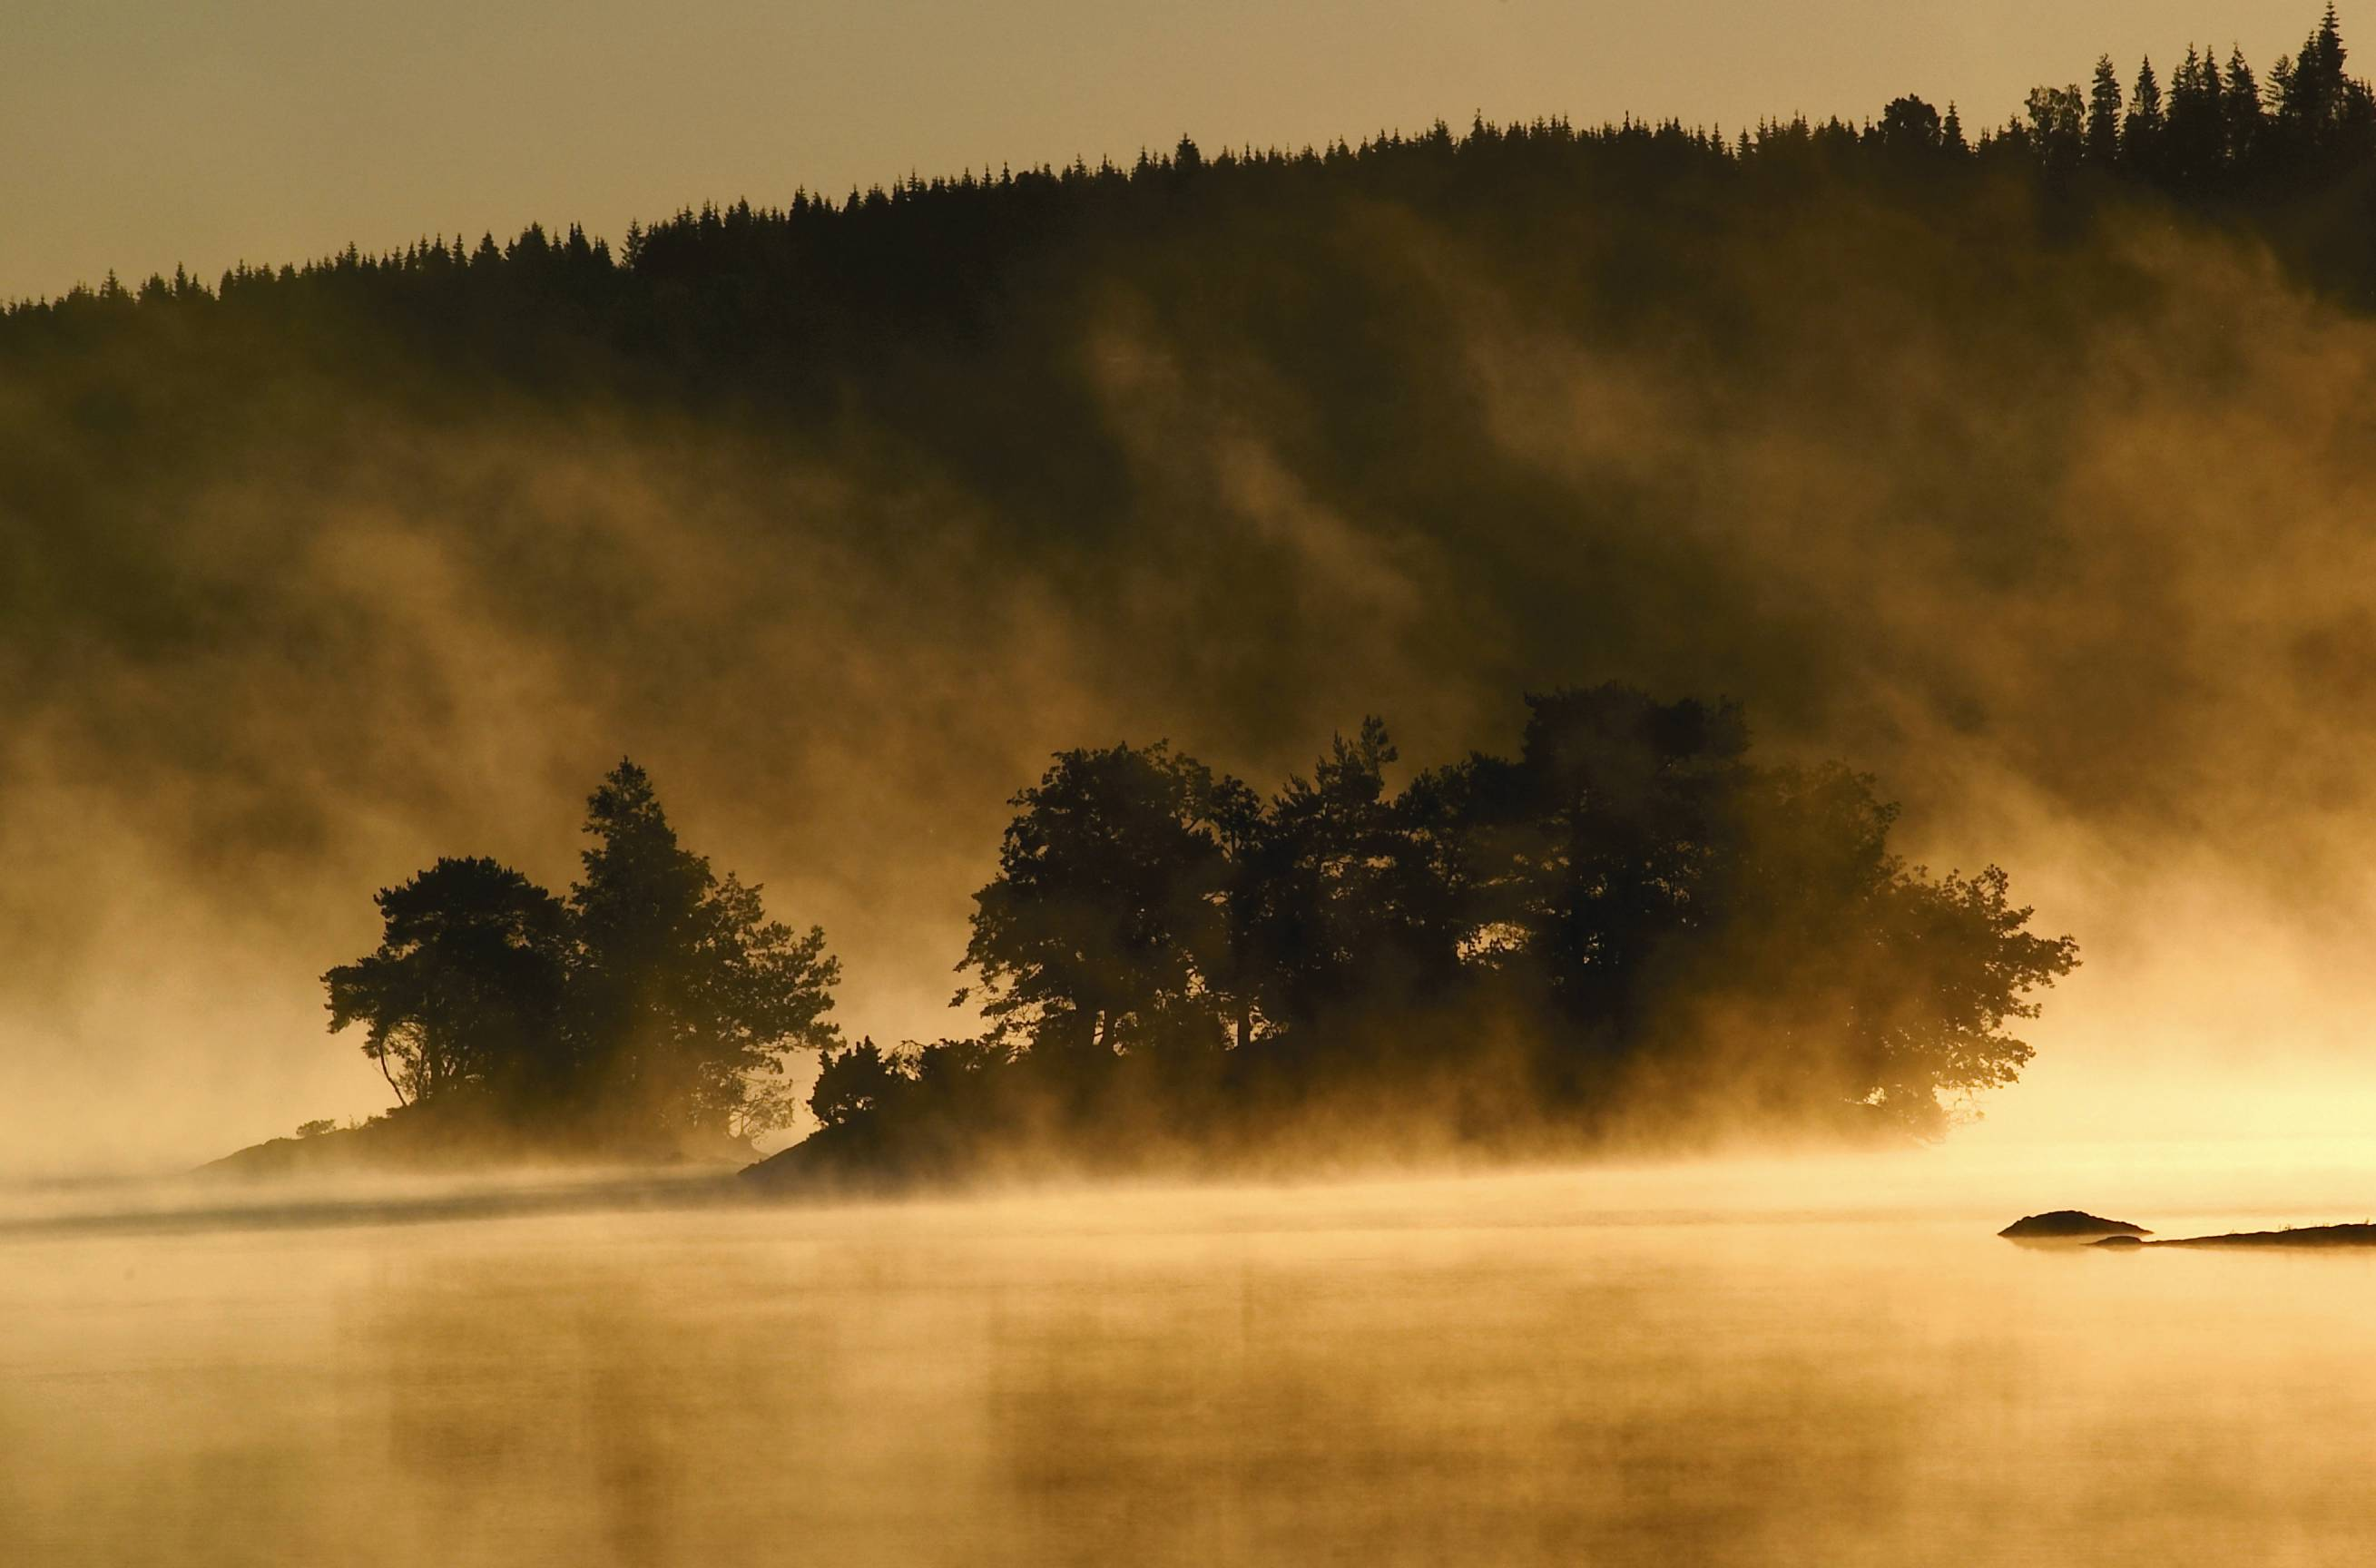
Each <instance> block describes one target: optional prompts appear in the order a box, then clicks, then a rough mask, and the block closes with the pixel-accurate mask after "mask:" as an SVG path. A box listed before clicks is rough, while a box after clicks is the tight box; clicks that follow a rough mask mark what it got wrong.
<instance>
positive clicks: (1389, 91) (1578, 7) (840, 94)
mask: <svg viewBox="0 0 2376 1568" xmlns="http://www.w3.org/2000/svg"><path fill="white" fill-rule="evenodd" d="M2317 10H2318V6H2317V4H2315V0H2152V3H2146V0H1997V3H1989V0H1977V3H1973V0H1962V3H1956V0H1800V3H1798V4H1793V5H1787V6H1785V5H1778V4H1770V3H1765V4H1758V3H1749V0H1712V3H1703V4H1696V5H1693V4H1675V3H1671V0H1662V3H1657V4H1651V3H1645V0H1368V3H1360V0H1333V3H1320V0H1206V3H1205V4H1202V5H1196V4H1187V3H1173V4H1167V5H1159V6H1155V5H1146V4H1120V5H1117V4H1113V3H1111V0H1108V3H1104V4H1090V3H1088V0H1009V3H1007V4H1003V5H998V4H993V5H983V4H966V3H960V0H864V3H856V0H832V3H826V0H684V3H682V4H676V5H669V6H659V5H653V4H649V3H638V4H628V3H626V0H575V3H574V4H570V5H567V6H562V5H556V4H552V3H551V0H540V3H536V4H530V3H527V0H410V3H407V4H402V5H390V4H385V3H383V4H375V5H370V6H361V5H352V4H346V3H340V0H72V3H62V0H7V3H6V6H0V17H5V18H6V45H5V47H0V297H18V296H22V295H27V294H41V293H50V292H55V291H60V290H62V289H64V288H65V287H66V286H68V285H70V284H72V283H74V282H75V281H77V280H78V279H81V280H93V281H95V280H96V279H98V278H100V277H101V275H103V274H104V273H105V272H106V271H107V270H108V269H109V268H111V267H113V268H114V269H115V270H116V271H117V272H118V273H120V274H122V275H124V276H125V278H127V279H134V278H137V277H142V276H146V275H147V274H148V273H149V272H151V271H166V272H170V271H171V270H172V267H173V266H174V265H175V264H176V263H177V262H184V263H187V264H188V265H189V266H190V267H192V268H193V269H194V270H196V271H197V272H199V273H200V274H201V275H203V276H205V277H207V278H209V279H211V278H213V277H214V276H216V275H217V274H219V273H220V270H221V269H222V268H223V267H225V266H226V265H228V264H229V263H231V262H232V261H233V260H236V259H239V258H242V257H244V258H247V259H250V260H256V261H264V260H271V261H280V260H286V259H291V258H294V257H302V256H306V255H318V254H322V253H325V252H327V251H331V250H336V249H339V248H340V247H342V246H343V245H345V244H347V243H348V242H349V241H350V240H351V241H354V242H357V243H359V244H362V245H363V246H365V247H366V248H374V249H375V248H384V247H386V246H391V245H396V244H402V243H404V242H405V241H407V240H410V239H412V238H414V237H416V236H417V235H420V234H422V233H430V232H447V233H451V232H457V231H460V232H467V233H469V234H470V235H473V236H475V235H476V234H478V233H479V232H481V231H482V230H489V229H492V230H493V231H495V232H498V233H506V232H513V231H516V230H517V229H518V228H519V227H520V226H521V225H522V224H523V223H525V222H526V221H528V220H530V219H541V220H544V221H545V222H547V223H549V224H561V223H567V222H569V221H572V220H575V221H579V222H583V223H585V224H586V225H587V226H588V228H590V229H592V230H594V231H596V232H601V233H607V234H616V233H617V232H618V231H619V230H621V229H623V228H624V226H625V224H626V221H627V220H628V219H629V218H631V217H636V216H644V217H649V216H652V215H656V214H662V213H666V212H669V211H672V210H674V209H675V208H678V207H680V206H683V205H686V204H689V203H698V202H700V201H701V200H703V199H705V198H708V197H717V198H720V199H725V200H731V199H733V198H734V197H737V196H750V197H752V198H753V199H754V200H755V201H760V202H763V203H765V202H772V201H777V200H779V199H782V198H784V197H787V196H790V193H791V191H792V190H793V188H794V187H795V186H799V185H802V184H805V185H808V186H809V187H811V188H813V189H821V190H826V191H830V192H836V193H838V192H842V191H846V190H848V189H849V186H850V185H851V184H854V183H857V184H871V183H873V182H876V181H883V180H888V179H892V178H897V177H900V176H903V175H905V174H906V173H907V172H909V170H911V169H913V170H915V171H918V172H923V173H927V174H930V173H933V172H942V171H949V170H954V169H956V168H959V167H963V166H967V165H973V166H981V165H984V164H990V165H995V164H997V163H999V162H1001V161H1008V162H1013V163H1016V164H1018V165H1019V164H1027V163H1033V162H1038V161H1040V160H1051V161H1064V160H1070V159H1071V158H1072V157H1073V156H1074V155H1075V154H1076V153H1078V154H1083V155H1086V156H1087V157H1088V158H1089V159H1090V160H1092V161H1094V160H1096V159H1097V158H1098V157H1099V156H1100V155H1101V154H1111V155H1112V156H1114V157H1115V158H1117V159H1127V158H1130V157H1133V156H1135V154H1136V152H1137V150H1138V148H1140V147H1141V146H1150V147H1164V146H1169V145H1170V143H1171V142H1173V141H1175V140H1176V139H1177V138H1178V137H1179V136H1180V135H1181V134H1182V132H1183V131H1184V132H1186V133H1188V134H1190V135H1192V136H1194V137H1196V139H1197V140H1198V141H1199V142H1200V143H1201V144H1202V145H1204V146H1205V147H1206V148H1207V149H1208V150H1210V149H1212V148H1217V147H1218V146H1220V145H1222V144H1230V145H1236V144H1239V143H1242V142H1247V141H1252V142H1254V143H1258V144H1266V143H1286V144H1289V145H1301V144H1303V143H1306V142H1319V141H1324V140H1325V139H1327V138H1329V137H1334V136H1336V135H1338V134H1345V135H1348V136H1349V137H1359V136H1360V135H1361V134H1362V133H1364V132H1366V131H1371V130H1375V129H1378V128H1380V127H1388V126H1400V127H1406V128H1418V127H1421V126H1424V125H1427V124H1429V123H1430V122H1431V121H1432V120H1434V119H1435V118H1437V117H1438V116H1441V117H1443V118H1444V119H1447V120H1450V121H1452V122H1454V123H1455V124H1460V123H1464V122H1465V121H1466V120H1467V117H1468V116H1469V114H1470V113H1472V112H1474V111H1477V110H1480V109H1481V110H1482V111H1484V113H1486V114H1487V115H1488V116H1490V117H1494V118H1511V117H1520V118H1526V117H1532V116H1534V115H1537V114H1553V113H1564V114H1567V115H1569V116H1571V117H1572V118H1574V119H1577V120H1580V121H1598V120H1601V119H1613V118H1616V117H1617V116H1619V115H1621V114H1622V113H1628V112H1632V113H1641V114H1648V115H1653V116H1664V115H1668V114H1675V115H1680V116H1681V117H1683V118H1684V119H1686V120H1690V121H1697V122H1716V123H1719V124H1721V125H1725V126H1728V127H1732V126H1737V125H1740V124H1741V123H1743V122H1747V121H1754V120H1755V119H1757V118H1758V117H1759V116H1761V115H1767V114H1776V115H1780V114H1788V113H1791V112H1793V111H1797V110H1805V111H1807V112H1808V113H1814V114H1827V113H1840V114H1843V115H1846V116H1862V115H1866V114H1870V113H1873V112H1874V111H1876V110H1877V109H1878V108H1879V106H1880V105H1881V104H1882V103H1883V102H1884V101H1886V100H1888V99H1889V98H1891V97H1893V96H1895V94H1897V93H1899V92H1906V91H1912V92H1918V93H1920V94H1922V95H1923V96H1925V97H1928V98H1931V99H1932V100H1934V101H1938V102H1941V103H1942V104H1943V103H1944V102H1945V101H1948V100H1950V99H1954V100H1956V101H1959V102H1960V103H1961V104H1962V106H1963V107H1964V110H1965V113H1966V120H1967V122H1969V123H1971V124H1972V125H1975V126H1977V125H1980V124H1983V123H1988V124H1994V123H1999V122H2002V120H2003V119H2004V118H2005V117H2006V116H2007V115H2008V114H2010V113H2013V112H2014V110H2015V108H2016V107H2017V106H2018V104H2019V102H2020V100H2021V98H2022V96H2023V94H2024V93H2025V92H2026V90H2027V89H2028V88H2029V87H2030V86H2032V85H2034V84H2036V83H2037V82H2039V81H2042V80H2047V79H2061V80H2065V81H2067V80H2070V79H2072V78H2073V77H2085V74H2086V72H2087V70H2088V68H2089V66H2090V65H2091V63H2092V62H2093V61H2094V59H2095V58H2096V56H2097V54H2098V53H2103V52H2106V51H2109V52H2110V53H2112V54H2113V55H2114V56H2115V57H2116V59H2118V60H2119V61H2120V62H2121V74H2122V77H2123V79H2124V80H2125V79H2127V78H2128V77H2130V76H2131V75H2132V73H2133V71H2134V68H2135V58H2136V56H2137V55H2138V53H2141V52H2147V53H2152V54H2153V56H2154V57H2155V59H2156V62H2157V63H2158V64H2160V65H2163V66H2164V67H2165V74H2166V67H2167V65H2168V63H2169V61H2170V60H2171V59H2172V58H2173V57H2174V56H2176V55H2177V54H2178V53H2181V52H2182V51H2183V48H2184V46H2185V44H2186V42H2188V40H2189V39H2190V38H2193V39H2199V40H2204V41H2216V47H2217V48H2218V49H2219V51H2220V53H2221V54H2222V55H2223V56H2224V55H2225V53H2226V51H2227V47H2228V44H2229V43H2230V42H2240V43H2241V44H2242V45H2243V46H2244V49H2245V52H2246V53H2247V54H2248V55H2249V56H2250V57H2251V59H2252V61H2253V63H2254V65H2255V68H2256V69H2260V70H2262V71H2263V74H2265V68H2266V65H2267V64H2268V62H2269V59H2270V58H2271V57H2272V56H2273V55H2274V54H2275V53H2276V52H2277V51H2278V50H2279V49H2281V48H2287V47H2291V46H2293V45H2296V44H2298V43H2299V41H2300V39H2301V38H2302V36H2303V35H2304V34H2305V33H2307V32H2308V30H2310V28H2311V25H2312V23H2313V22H2314V21H2315V20H2316V14H2317ZM2344 19H2345V22H2346V33H2347V31H2348V27H2349V24H2350V23H2351V22H2352V21H2353V20H2354V19H2355V18H2353V16H2351V15H2349V14H2346V17H2345V18H2344Z"/></svg>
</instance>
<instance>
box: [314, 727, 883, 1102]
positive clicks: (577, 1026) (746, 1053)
mask: <svg viewBox="0 0 2376 1568" xmlns="http://www.w3.org/2000/svg"><path fill="white" fill-rule="evenodd" d="M586 831H587V833H588V835H589V836H591V837H592V838H593V839H594V843H593V844H592V846H591V847H589V848H588V849H587V850H586V851H585V854H584V856H583V865H584V878H583V880H582V881H580V882H579V883H578V884H577V885H575V886H574V887H572V888H571V890H570V897H569V898H568V900H567V901H566V902H565V903H564V902H563V901H562V900H560V899H557V898H555V897H553V896H552V894H550V893H548V892H546V891H545V890H544V889H543V888H541V887H539V886H537V885H535V884H534V883H532V882H530V881H529V879H528V878H527V877H525V876H523V875H521V874H520V873H518V872H516V871H513V870H511V869H510V868H508V867H505V866H502V865H498V864H497V863H496V862H494V861H489V860H451V859H448V860H441V861H438V862H437V863H436V864H435V865H434V866H433V867H432V868H431V869H430V870H428V871H425V872H422V873H420V874H419V875H417V876H415V877H413V878H412V879H411V880H410V881H409V882H407V883H405V884H403V885H401V886H398V887H394V888H389V889H386V890H384V891H383V892H381V893H380V894H379V896H378V903H379V907H380V910H381V913H382V916H383V918H384V920H385V922H386V932H385V934H384V935H383V937H382V939H381V942H380V944H379V946H378V948H377V949H375V950H374V952H373V953H371V954H370V955H368V956H365V957H363V958H361V959H359V960H357V961H356V962H354V963H352V964H346V965H341V966H339V968H334V969H332V970H330V971H329V972H328V973H327V975H325V976H324V977H323V980H324V982H325V984H326V985H327V988H328V992H329V1008H330V1029H331V1032H333V1033H337V1032H339V1030H342V1029H345V1028H348V1027H349V1026H350V1025H354V1024H362V1025H363V1026H364V1027H365V1028H366V1031H367V1033H366V1038H365V1040H364V1043H363V1053H364V1054H365V1055H366V1056H367V1057H369V1058H370V1059H371V1060H372V1061H373V1062H374V1063H376V1064H377V1065H378V1066H379V1068H380V1070H381V1072H382V1073H383V1074H384V1075H386V1077H387V1080H388V1083H389V1086H390V1087H391V1088H393V1089H394V1090H395V1091H396V1093H397V1096H398V1100H399V1101H400V1102H401V1103H403V1104H404V1105H407V1106H421V1105H427V1104H433V1103H437V1102H442V1101H446V1100H450V1099H455V1098H457V1097H463V1096H469V1097H475V1098H477V1099H480V1101H481V1104H482V1105H485V1106H489V1107H492V1108H493V1109H494V1110H495V1111H496V1112H497V1113H498V1114H499V1115H500V1116H502V1117H504V1118H505V1119H507V1120H510V1121H513V1122H515V1123H542V1124H547V1125H552V1124H554V1123H568V1124H572V1125H574V1126H575V1127H576V1128H577V1129H578V1130H581V1131H589V1132H595V1133H598V1134H599V1133H601V1132H603V1131H605V1130H608V1131H609V1132H610V1133H612V1134H615V1135H617V1136H620V1137H624V1138H629V1139H633V1140H636V1141H638V1142H649V1141H651V1140H652V1139H654V1138H656V1137H658V1138H666V1137H671V1136H674V1137H683V1136H685V1135H691V1134H726V1135H730V1136H735V1137H743V1136H748V1135H749V1134H753V1133H756V1132H761V1131H766V1130H768V1129H771V1128H774V1127H777V1126H780V1125H782V1124H784V1123H785V1122H787V1121H788V1120H790V1117H791V1115H792V1114H793V1111H794V1103H793V1096H792V1094H791V1093H790V1090H789V1087H788V1086H787V1084H786V1081H785V1077H784V1069H785V1063H786V1061H787V1058H788V1057H789V1056H790V1054H791V1053H792V1052H794V1051H802V1050H815V1049H819V1048H822V1047H825V1046H826V1045H829V1044H830V1043H831V1042H832V1041H833V1040H834V1039H836V1030H835V1028H834V1026H833V1025H832V1024H831V1023H830V1022H828V1021H827V1020H826V1014H827V1013H828V1012H829V1011H830V1010H831V1009H832V1006H833V986H834V984H835V982H836V980H838V978H839V974H840V969H839V966H838V962H837V961H836V960H835V959H834V958H832V957H831V956H828V955H827V954H826V951H825V934H824V932H822V931H819V930H817V929H815V928H811V929H810V930H809V931H808V932H806V933H805V934H800V933H795V932H793V931H792V930H791V928H790V927H789V926H786V925H783V924H781V923H780V922H777V921H769V920H768V919H767V918H766V913H765V911H764V909H763V908H762V906H761V903H760V898H759V889H758V888H756V887H754V886H749V885H744V884H743V882H741V881H740V880H739V879H737V878H736V877H735V876H734V875H733V874H732V873H728V874H727V875H725V876H724V877H722V878H721V877H719V876H718V875H717V874H716V873H713V872H712V871H711V869H710V866H709V862H708V861H707V859H706V858H704V857H702V856H700V855H697V854H695V853H693V852H692V851H690V850H688V849H684V848H683V846H682V845H681V844H680V843H679V842H678V841H677V837H676V833H675V830H674V829H673V828H672V827H671V826H669V822H668V818H667V815H666V814H665V813H664V812H663V811H662V809H661V807H660V803H659V798H658V796H657V795H656V794H655V792H654V791H653V789H652V785H651V780H650V778H648V777H647V775H646V774H645V772H644V770H643V769H642V768H640V767H638V766H636V765H635V764H634V763H633V762H628V761H622V762H621V763H620V764H619V766H617V767H615V768H613V769H612V771H611V773H610V774H609V775H608V776H607V777H606V778H604V779H603V781H602V784H601V787H600V789H598V790H596V791H595V792H594V794H593V796H592V797H591V798H590V800H589V801H588V813H587V822H586Z"/></svg>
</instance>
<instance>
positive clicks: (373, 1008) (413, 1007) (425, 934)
mask: <svg viewBox="0 0 2376 1568" xmlns="http://www.w3.org/2000/svg"><path fill="white" fill-rule="evenodd" d="M375 901H376V902H377V903H378V905H379V909H380V914H381V917H382V919H383V921H385V922H386V932H385V934H383V935H382V937H381V938H380V944H379V946H378V947H377V948H376V949H375V950H374V951H373V952H372V953H370V954H369V955H367V956H364V957H362V958H360V959H357V960H356V961H355V962H354V963H351V964H342V965H340V966H339V968H335V969H332V970H331V971H330V972H329V973H328V974H327V975H325V976H323V977H322V979H323V982H324V984H325V985H327V987H328V989H329V993H330V994H329V1007H330V1032H331V1033H333V1034H336V1033H338V1032H339V1030H342V1029H344V1028H347V1027H348V1026H350V1025H352V1024H362V1025H363V1026H364V1028H365V1031H366V1032H365V1038H364V1040H363V1054H364V1055H365V1056H367V1057H369V1058H370V1059H371V1060H372V1062H373V1063H374V1064H375V1065H376V1066H377V1067H378V1068H379V1070H380V1072H381V1074H382V1075H384V1076H385V1077H386V1079H387V1082H388V1087H390V1088H392V1089H393V1090H395V1091H396V1095H397V1099H398V1101H399V1102H401V1103H404V1104H408V1105H410V1104H417V1103H421V1102H423V1101H427V1100H431V1099H436V1098H438V1097H439V1096H441V1095H445V1094H449V1093H452V1092H455V1091H457V1090H459V1089H462V1088H465V1087H492V1088H494V1089H496V1090H497V1091H499V1092H501V1093H503V1094H504V1095H505V1096H506V1097H508V1098H526V1097H527V1096H529V1095H531V1094H533V1093H537V1092H540V1091H541V1092H550V1091H551V1090H552V1088H554V1087H556V1086H557V1083H558V1081H559V1079H561V1078H562V1077H563V1076H564V1075H565V1070H564V1062H563V1060H562V1051H563V1042H562V1039H561V1035H560V1029H559V1025H560V1018H561V1012H560V1004H561V991H562V976H563V969H564V953H565V939H564V926H565V924H566V915H565V911H564V909H563V908H562V906H561V904H560V902H559V900H557V899H555V898H554V897H553V896H552V894H550V893H548V892H546V891H545V890H544V889H543V888H541V887H539V886H537V885H535V884H534V883H532V882H530V881H529V879H528V878H527V877H525V876H522V875H521V874H520V873H518V872H516V871H514V870H512V869H511V868H510V867H509V866H505V865H499V864H497V863H496V862H495V861H491V860H485V859H470V860H455V859H450V858H449V859H442V860H440V861H438V862H437V863H436V864H435V865H434V866H432V867H430V868H429V869H428V870H427V871H424V872H422V873H419V874H418V875H416V876H414V877H412V878H411V879H410V881H407V882H405V883H403V884H402V885H398V886H396V887H387V888H382V889H381V890H380V892H379V894H378V895H377V897H376V900H375Z"/></svg>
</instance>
